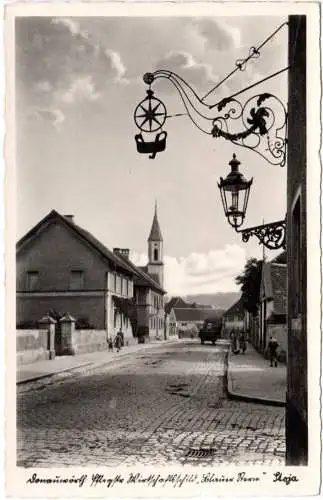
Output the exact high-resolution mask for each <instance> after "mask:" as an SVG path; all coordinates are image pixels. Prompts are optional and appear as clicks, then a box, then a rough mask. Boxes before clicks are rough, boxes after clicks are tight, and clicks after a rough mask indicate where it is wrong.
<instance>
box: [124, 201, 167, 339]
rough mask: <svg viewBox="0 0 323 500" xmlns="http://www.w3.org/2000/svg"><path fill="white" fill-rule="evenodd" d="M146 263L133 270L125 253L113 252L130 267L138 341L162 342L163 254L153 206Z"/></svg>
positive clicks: (165, 330)
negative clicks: (132, 274)
mask: <svg viewBox="0 0 323 500" xmlns="http://www.w3.org/2000/svg"><path fill="white" fill-rule="evenodd" d="M147 243H148V263H147V265H146V266H139V267H137V266H135V265H134V264H133V263H132V262H130V261H129V250H128V249H120V248H115V249H114V252H115V253H116V254H117V255H118V256H119V258H121V259H123V260H124V262H125V264H127V265H128V266H130V267H131V268H132V269H133V272H134V273H135V276H134V301H135V304H136V314H137V318H136V321H137V331H136V335H137V336H139V337H146V338H147V337H149V338H152V339H160V340H161V339H165V338H167V337H168V328H167V323H166V321H165V319H166V318H165V310H164V306H165V305H164V296H165V294H166V292H165V290H164V288H163V287H164V262H163V258H164V254H163V237H162V233H161V230H160V226H159V221H158V214H157V205H155V213H154V217H153V222H152V226H151V230H150V234H149V237H148V240H147Z"/></svg>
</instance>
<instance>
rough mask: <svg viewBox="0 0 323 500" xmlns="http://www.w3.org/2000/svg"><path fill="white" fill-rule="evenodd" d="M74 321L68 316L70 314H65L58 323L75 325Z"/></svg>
mask: <svg viewBox="0 0 323 500" xmlns="http://www.w3.org/2000/svg"><path fill="white" fill-rule="evenodd" d="M75 321H76V319H75V318H73V316H71V315H70V313H66V314H65V315H64V316H63V317H62V318H61V319H60V320H59V322H60V323H73V322H74V323H75Z"/></svg>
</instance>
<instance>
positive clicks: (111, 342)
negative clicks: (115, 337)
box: [108, 337, 113, 352]
mask: <svg viewBox="0 0 323 500" xmlns="http://www.w3.org/2000/svg"><path fill="white" fill-rule="evenodd" d="M108 350H109V351H112V352H113V341H112V338H111V337H109V338H108Z"/></svg>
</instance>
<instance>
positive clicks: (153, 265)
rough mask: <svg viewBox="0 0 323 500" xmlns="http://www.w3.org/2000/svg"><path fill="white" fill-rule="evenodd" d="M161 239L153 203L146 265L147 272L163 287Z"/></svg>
mask: <svg viewBox="0 0 323 500" xmlns="http://www.w3.org/2000/svg"><path fill="white" fill-rule="evenodd" d="M163 257H164V255H163V237H162V234H161V230H160V227H159V222H158V217H157V202H156V203H155V214H154V219H153V223H152V226H151V230H150V234H149V238H148V265H147V271H148V273H149V274H150V275H152V276H153V277H154V278H156V279H157V280H158V282H159V284H160V285H161V287H163V286H164V263H163Z"/></svg>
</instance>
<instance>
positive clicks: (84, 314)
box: [16, 210, 135, 338]
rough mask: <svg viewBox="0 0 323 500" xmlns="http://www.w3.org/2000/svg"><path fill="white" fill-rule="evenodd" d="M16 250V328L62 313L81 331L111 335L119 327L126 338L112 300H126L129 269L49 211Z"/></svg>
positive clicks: (123, 318)
mask: <svg viewBox="0 0 323 500" xmlns="http://www.w3.org/2000/svg"><path fill="white" fill-rule="evenodd" d="M16 250H17V253H16V263H17V264H16V266H17V267H16V295H17V301H16V304H17V306H16V307H17V326H26V325H28V324H29V325H30V326H33V325H36V324H37V322H38V320H39V319H40V318H42V317H43V316H44V315H45V314H46V313H48V312H49V311H50V312H51V314H52V315H53V316H56V318H55V319H58V318H59V317H62V316H63V315H64V314H65V313H67V312H68V313H70V314H71V315H72V316H73V317H74V318H75V319H76V325H79V326H80V327H82V328H92V329H98V330H106V331H107V332H108V333H109V335H112V336H113V335H114V334H115V332H116V331H117V330H118V329H119V328H120V327H121V328H122V329H123V331H124V334H125V336H126V337H129V338H132V327H131V324H130V321H129V317H128V316H127V315H126V314H125V313H124V312H122V311H120V310H119V309H117V308H116V304H115V301H114V297H120V298H122V299H123V300H126V301H130V302H132V299H133V295H134V276H135V271H134V270H133V269H132V268H131V267H130V266H128V265H127V264H126V263H125V262H124V261H123V260H122V259H120V258H118V256H116V255H114V254H113V253H112V252H110V251H109V250H108V249H107V248H106V247H105V246H104V245H102V243H100V242H99V241H98V240H97V239H96V238H94V236H93V235H91V234H90V233H89V232H87V231H85V230H84V229H83V228H81V227H80V226H78V225H77V224H76V223H75V222H74V219H73V217H72V216H63V215H61V214H59V213H58V212H56V211H55V210H53V211H52V212H50V214H48V215H47V216H46V217H45V218H44V219H42V220H41V221H40V222H39V223H38V224H37V225H36V226H35V227H33V228H32V229H31V230H30V231H29V232H28V233H27V234H26V235H25V236H24V237H23V238H21V239H20V240H19V241H18V243H17V249H16ZM58 324H59V323H58Z"/></svg>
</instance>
